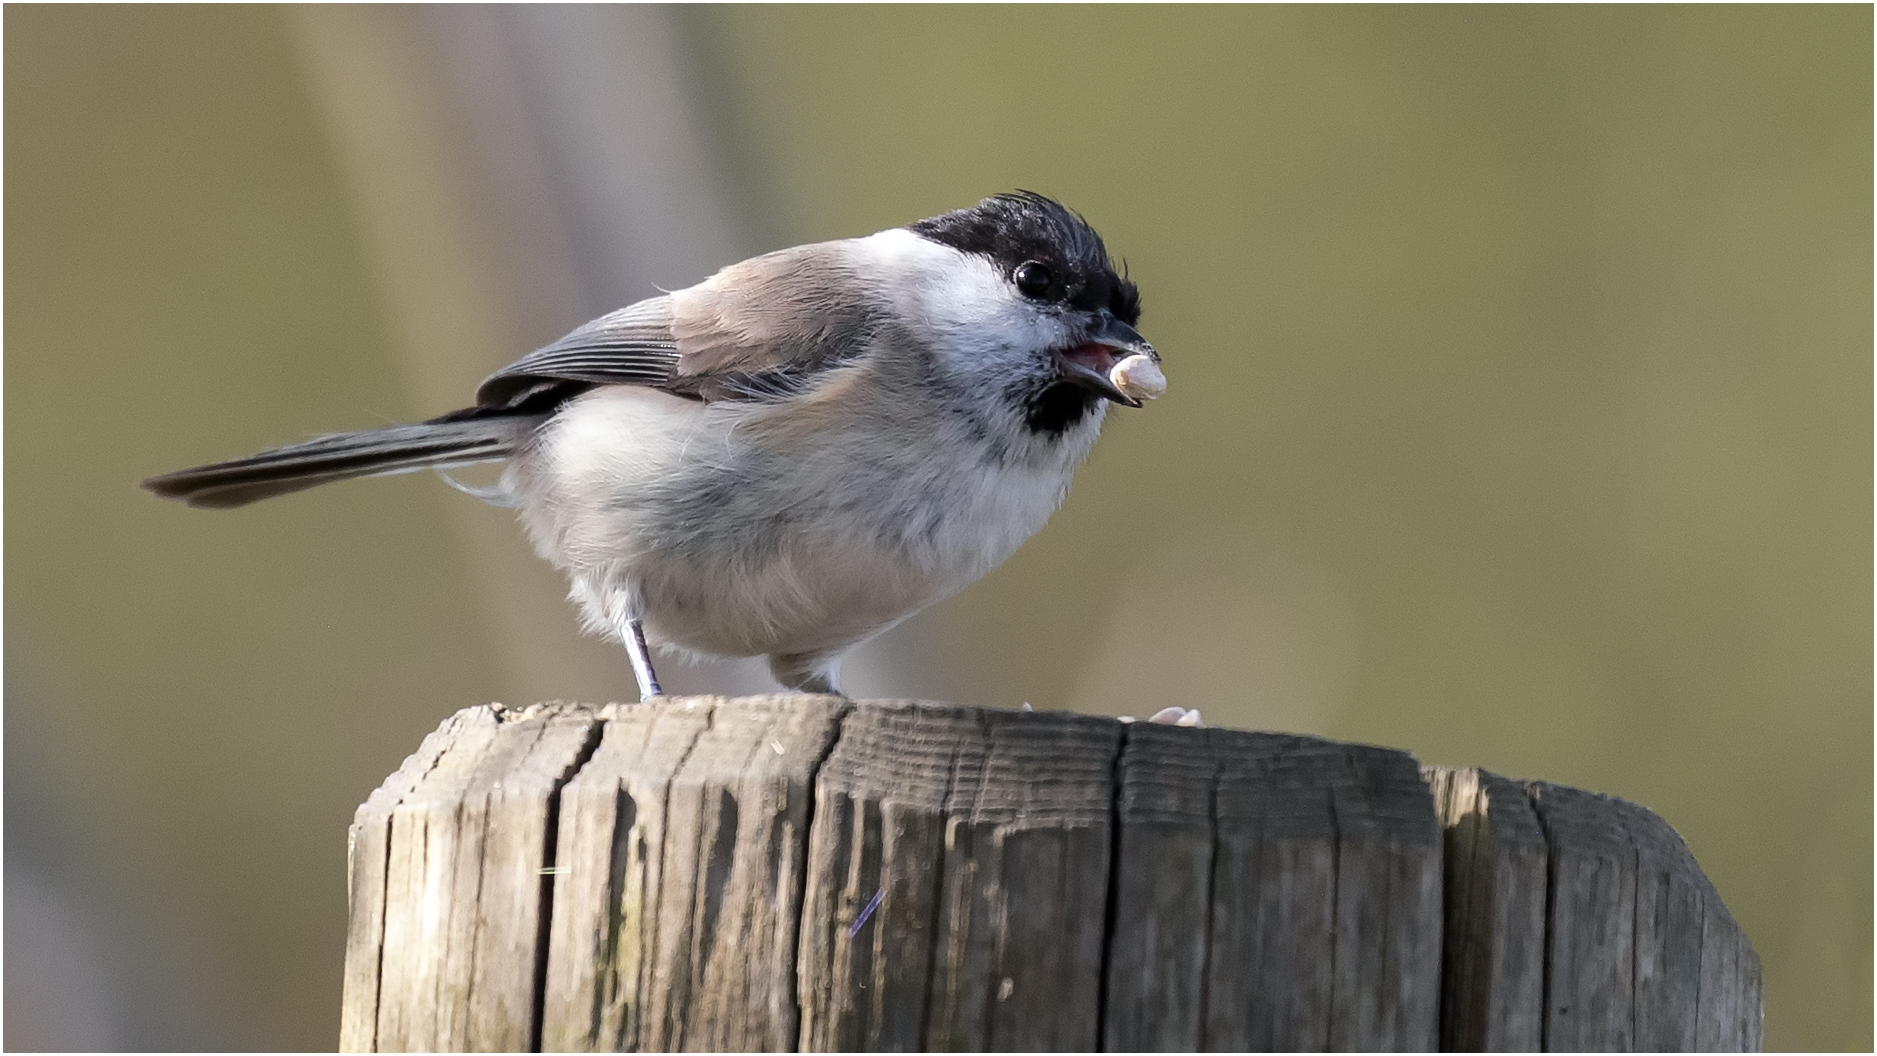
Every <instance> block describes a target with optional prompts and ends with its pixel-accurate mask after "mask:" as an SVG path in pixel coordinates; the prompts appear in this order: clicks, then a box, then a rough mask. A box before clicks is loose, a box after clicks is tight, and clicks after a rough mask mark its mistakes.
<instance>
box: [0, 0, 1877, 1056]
mask: <svg viewBox="0 0 1877 1056" xmlns="http://www.w3.org/2000/svg"><path fill="white" fill-rule="evenodd" d="M5 30H6V32H5V49H6V50H5V59H6V93H5V105H6V134H7V135H6V144H7V165H6V174H5V179H6V186H5V191H6V255H5V267H6V303H5V306H6V312H5V339H6V360H5V380H6V404H5V409H6V416H5V440H6V514H7V519H6V544H7V546H6V566H5V570H6V581H5V602H6V607H7V618H6V640H5V642H6V710H5V734H6V737H5V763H6V801H5V802H6V806H5V810H6V816H5V821H6V830H5V832H6V859H5V863H6V885H7V887H6V894H7V898H6V963H7V969H8V971H7V973H6V1010H7V1019H6V1035H5V1042H6V1046H7V1047H8V1048H39V1047H107V1048H108V1047H131V1048H146V1047H155V1048H189V1047H209V1048H248V1047H260V1048H301V1049H305V1048H326V1047H330V1046H331V1045H332V1044H333V1042H334V1038H335V1036H336V1030H337V1023H338V1015H337V1013H338V1000H339V980H340V971H339V970H340V961H341V951H342V941H343V934H342V933H343V924H344V913H345V906H344V898H345V891H344V868H345V866H344V853H345V827H346V824H347V822H348V820H349V817H350V813H351V811H352V809H353V807H354V806H355V805H356V804H357V803H358V802H359V801H360V800H361V799H363V797H364V796H365V795H366V793H367V792H368V791H370V789H371V788H372V787H373V786H375V785H376V784H377V782H378V781H379V780H380V779H382V777H383V776H384V775H385V774H387V773H389V772H390V771H391V770H392V769H394V768H395V767H396V766H397V764H398V762H399V760H400V759H401V758H402V757H403V755H404V754H405V753H406V752H408V751H410V750H411V749H413V748H415V746H416V745H417V743H418V741H419V739H420V738H421V737H422V735H423V734H424V733H425V732H426V731H428V730H429V729H431V728H433V727H434V726H435V725H436V724H437V723H438V722H439V721H440V720H441V719H442V718H443V717H445V716H446V715H448V714H449V713H450V712H452V711H454V710H455V709H457V708H459V707H462V706H465V705H468V704H473V703H478V702H482V701H485V700H491V699H497V700H504V701H510V702H515V701H524V702H525V701H530V700H536V699H547V698H555V697H575V698H583V699H590V700H601V699H608V698H616V697H619V696H624V695H629V694H630V692H631V686H632V682H631V676H630V673H629V670H628V668H627V667H626V665H625V663H624V659H623V654H620V653H619V651H618V650H617V649H616V648H614V647H610V646H607V645H605V644H604V643H600V642H595V641H592V640H585V639H580V638H578V637H577V630H576V626H575V621H574V619H573V616H572V613H571V611H570V610H569V609H568V607H567V606H565V605H564V604H563V603H562V602H561V601H560V600H559V599H560V595H561V593H562V591H563V590H564V588H563V587H562V585H561V584H559V583H558V582H557V581H556V580H555V578H554V574H553V573H552V572H551V570H549V569H547V568H546V567H545V566H541V565H539V564H538V563H536V562H535V561H534V560H533V558H532V557H531V556H530V555H529V554H528V552H527V547H526V544H525V542H524V541H523V540H522V537H521V533H520V531H519V529H518V528H517V527H515V526H514V525H513V524H512V520H511V515H510V514H509V513H507V512H505V511H500V510H493V509H488V508H485V507H482V506H480V505H479V504H477V503H475V502H474V501H473V500H470V499H468V498H466V497H464V496H462V495H458V494H456V493H453V492H451V491H450V490H449V489H447V488H446V487H444V486H443V485H442V484H441V483H439V482H437V481H435V480H433V479H431V478H428V477H402V478H393V479H388V480H375V481H365V482H359V483H353V484H347V485H342V486H338V487H334V488H330V489H323V490H320V491H317V492H313V493H309V494H306V495H301V496H294V497H290V498H286V499H282V500H278V501H275V502H270V503H266V504H263V505H261V506H257V507H254V508H252V509H247V510H241V511H236V512H233V513H225V514H212V513H202V512H197V511H191V510H187V509H184V508H182V507H180V506H175V505H171V504H166V503H161V502H158V501H157V500H155V499H153V498H151V497H149V496H147V495H145V494H144V493H142V492H140V491H138V490H137V489H136V487H135V484H136V481H138V480H139V479H140V478H142V477H144V476H147V475H150V474H153V473H157V472H161V471H165V470H169V469H174V468H178V467H180V466H183V465H188V464H194V463H198V462H202V461H209V460H213V459H217V458H224V457H230V456H234V455H239V454H244V453H248V452H250V451H252V450H255V449H258V448H261V447H263V446H268V445H272V444H277V443H282V442H288V441H293V440H296V439H300V438H303V437H305V436H308V435H311V434H315V433H318V432H322V431H330V430H336V429H344V428H358V427H364V426H370V425H373V424H378V423H383V422H390V421H395V420H408V419H413V418H417V417H424V416H430V415H433V414H437V413H441V412H443V411H446V410H449V409H452V408H453V407H455V406H457V405H459V403H461V402H463V401H464V400H466V398H467V397H468V395H469V394H470V393H471V392H472V391H473V389H474V386H475V383H476V382H477V380H478V379H479V378H480V377H481V376H482V375H483V374H485V373H486V372H487V371H489V370H490V369H493V368H494V367H496V366H499V365H500V364H501V363H502V362H505V361H507V360H508V359H510V358H513V357H514V356H515V355H517V354H519V353H521V352H523V351H526V350H527V349H529V348H531V347H534V346H535V345H538V344H541V343H544V342H545V341H547V340H550V339H552V338H554V337H556V336H558V335H559V334H561V333H562V332H564V331H566V330H567V329H570V328H571V327H572V326H574V325H576V324H578V323H580V322H582V321H584V320H585V319H586V318H588V317H589V316H591V315H594V314H598V312H600V311H602V310H605V309H607V308H610V307H614V306H617V305H619V304H624V303H627V302H630V301H632V300H636V299H638V298H640V297H642V296H646V295H649V294H651V293H653V292H654V290H653V285H654V284H656V285H659V286H664V287H666V288H670V287H674V286H678V285H683V284H685V283H688V282H691V281H695V280H696V279H697V278H701V277H702V276H703V275H704V274H707V273H708V272H709V271H710V270H712V269H713V268H715V267H717V266H719V265H721V264H724V263H728V262H730V261H732V260H734V259H738V258H739V257H741V256H743V255H746V254H748V253H753V252H757V251H761V250H765V249H771V248H776V247H779V246H783V245H787V244H792V243H796V242H802V241H811V240H818V239H824V238H834V237H844V236H849V235H858V234H864V233H867V232H870V231H873V230H876V229H879V228H883V227H890V226H895V225H899V224H903V223H906V222H908V221H911V220H913V219H916V218H918V217H921V216H925V215H929V214H932V213H935V212H939V211H942V210H944V209H948V208H953V207H956V206H960V205H964V204H968V203H970V202H973V201H976V200H977V199H978V198H980V197H982V196H984V195H986V194H989V193H992V192H995V191H1000V190H1006V189H1010V188H1013V187H1027V188H1033V189H1036V190H1040V191H1044V192H1047V193H1049V194H1052V195H1055V196H1057V197H1059V198H1061V199H1063V200H1064V201H1066V202H1068V203H1069V204H1070V205H1072V206H1074V207H1075V208H1077V209H1079V210H1081V211H1083V212H1084V213H1086V214H1087V215H1088V217H1089V218H1090V219H1091V220H1092V221H1093V222H1094V223H1095V224H1096V225H1097V226H1098V227H1099V228H1100V230H1101V231H1102V232H1103V234H1104V235H1105V236H1106V238H1107V240H1108V242H1109V245H1110V247H1111V248H1112V249H1113V250H1114V251H1115V252H1116V253H1118V254H1119V255H1122V256H1125V257H1126V258H1127V261H1128V263H1129V265H1130V267H1131V269H1132V273H1133V275H1134V276H1135V277H1136V278H1137V279H1138V280H1139V281H1140V284H1141V286H1142V288H1143V290H1144V293H1145V303H1146V315H1145V318H1144V320H1143V326H1142V329H1143V330H1144V332H1145V333H1146V334H1147V335H1148V337H1149V338H1150V339H1151V340H1153V342H1154V343H1155V344H1156V345H1157V346H1159V347H1160V348H1161V349H1162V350H1164V352H1165V354H1166V357H1167V361H1168V374H1169V379H1170V382H1171V392H1170V394H1169V395H1168V397H1167V398H1166V399H1164V400H1162V401H1161V402H1159V403H1157V404H1155V405H1153V406H1151V407H1150V408H1147V409H1146V410H1143V411H1141V412H1137V413H1119V414H1116V415H1113V416H1112V417H1111V419H1110V421H1111V423H1112V424H1111V426H1110V428H1109V429H1108V435H1107V436H1106V437H1105V438H1104V439H1103V441H1102V442H1101V444H1100V445H1099V447H1098V449H1097V451H1096V453H1095V455H1094V457H1093V458H1092V460H1091V461H1090V463H1089V465H1088V466H1087V467H1086V468H1085V469H1084V470H1083V471H1082V473H1081V475H1080V477H1079V478H1078V481H1077V485H1076V490H1075V492H1074V494H1073V495H1072V496H1071V497H1070V499H1069V501H1068V503H1067V505H1066V506H1065V507H1064V509H1063V510H1062V511H1061V513H1060V514H1059V515H1058V516H1057V517H1056V518H1055V519H1054V520H1053V521H1052V522H1051V524H1050V525H1049V527H1048V528H1046V529H1045V530H1044V531H1043V533H1042V534H1041V535H1040V536H1039V537H1038V538H1036V539H1035V540H1034V541H1033V542H1032V543H1031V544H1029V545H1028V546H1027V547H1026V548H1025V549H1024V550H1023V551H1022V552H1020V553H1019V554H1018V555H1017V556H1016V557H1015V558H1014V559H1013V560H1011V561H1010V562H1009V564H1008V565H1007V566H1005V567H1004V568H1002V569H1001V570H999V571H998V572H996V573H994V574H993V575H992V576H990V577H989V578H988V579H987V580H985V581H984V582H983V583H982V584H980V585H978V586H976V587H974V588H972V589H971V590H969V591H967V592H966V593H965V594H963V595H962V596H960V597H959V598H957V599H955V600H953V601H951V602H948V603H946V604H945V605H942V606H940V607H938V608H937V609H934V610H933V611H931V612H930V613H928V614H926V615H924V616H921V617H919V618H918V619H915V620H913V621H911V622H909V623H908V624H906V625H904V626H903V627H901V628H900V629H898V630H896V631H895V632H894V633H893V634H892V635H889V636H888V637H887V638H886V639H883V640H882V641H881V642H879V643H877V644H875V645H872V646H869V647H868V648H867V649H866V650H864V651H863V652H862V654H861V655H859V656H857V657H856V659H855V661H854V663H853V665H852V668H851V678H852V682H853V686H852V688H854V689H856V690H857V691H858V693H859V694H862V695H895V696H913V695H917V696H928V697H937V698H946V699H952V700H959V701H966V702H971V703H982V704H991V705H998V706H1016V705H1017V704H1019V703H1020V702H1023V701H1029V702H1032V703H1033V704H1034V705H1035V706H1036V707H1038V708H1075V709H1081V710H1089V711H1096V712H1104V713H1109V714H1120V713H1134V714H1141V713H1145V712H1149V711H1152V710H1153V709H1155V708H1157V707H1159V706H1161V705H1163V704H1167V703H1178V704H1183V705H1186V706H1198V707H1202V708H1203V709H1204V711H1205V714H1206V717H1207V719H1208V721H1209V722H1211V723H1213V724H1215V725H1231V726H1241V727H1253V728H1269V729H1283V730H1294V731H1302V732H1311V733H1319V734H1326V735H1329V736H1333V737H1339V738H1345V739H1352V740H1361V741H1368V742H1374V743H1381V744H1388V745H1392V746H1397V747H1401V748H1406V749H1410V750H1412V751H1413V752H1415V753H1416V754H1417V755H1418V756H1419V757H1420V758H1421V759H1422V760H1423V761H1428V762H1439V763H1451V764H1479V765H1483V766H1486V767H1490V768H1492V769H1495V770H1497V771H1500V772H1502V773H1505V774H1509V775H1513V776H1519V777H1542V778H1547V779H1550V780H1554V781H1560V782H1565V783H1569V784H1575V785H1580V786H1583V787H1587V788H1592V789H1597V790H1599V791H1604V792H1609V793H1613V794H1617V795H1621V796H1624V797H1627V798H1630V799H1633V800H1636V801H1637V802H1640V803H1642V804H1644V805H1646V806H1648V807H1650V808H1652V809H1654V810H1656V811H1658V812H1659V813H1661V814H1662V815H1663V816H1664V817H1666V818H1667V819H1668V820H1669V821H1670V822H1671V823H1672V824H1674V825H1675V826H1676V828H1677V829H1678V830H1680V832H1681V833H1682V834H1683V835H1684V836H1685V837H1686V839H1687V841H1688V843H1689V845H1690V846H1691V847H1692V848H1693V850H1694V852H1695V853H1696V855H1697V856H1698V857H1699V858H1700V860H1701V862H1702V864H1703V866H1704V867H1705V868H1706V869H1707V871H1708V873H1709V875H1710V876H1711V877H1712V878H1713V880H1714V882H1715V884H1716V885H1717V887H1718V888H1719V890H1720V892H1721V894H1722V895H1723V897H1724V898H1725V899H1726V901H1727V903H1728V905H1729V906H1730V908H1731V909H1732V910H1733V912H1734V914H1735V915H1736V916H1737V917H1738V919H1739V920H1740V922H1741V923H1742V925H1743V926H1744V927H1745V929H1746V931H1747V933H1748V935H1749V937H1750V938H1751V939H1752V941H1753V943H1754V945H1755V947H1756V948H1757V949H1758V950H1759V952H1760V955H1761V957H1762V958H1763V961H1764V966H1765V974H1766V1000H1767V1021H1766V1039H1767V1045H1768V1047H1769V1048H1799V1049H1869V1048H1870V1047H1871V1045H1872V1019H1871V1010H1872V1005H1871V993H1872V977H1871V964H1872V944H1871V937H1872V918H1871V907H1872V889H1871V863H1872V840H1871V834H1872V806H1871V805H1872V694H1871V689H1872V594H1871V585H1872V564H1871V558H1872V548H1871V540H1872V506H1871V501H1872V490H1871V486H1872V462H1871V451H1872V444H1871V440H1872V404H1871V396H1872V343H1871V341H1872V314H1871V306H1872V215H1871V208H1872V173H1871V162H1872V13H1871V10H1870V8H1868V7H1862V6H1854V7H1831V8H1816V7H1724V8H1717V7H1672V8H1659V7H1595V8H1575V7H1573V8H1533V7H1520V8H1516V9H1507V8H1495V7H1464V8H1441V7H1413V8H1369V7H1363V8H1318V7H1312V8H1282V7H1280V8H1230V9H1227V8H1185V9H1181V8H1173V9H1167V8H1152V9H1149V8H1116V7H1102V8H1095V9H1083V8H1073V7H1048V8H997V9H984V8H944V9H921V8H877V9H875V8H853V7H839V8H816V9H798V8H781V7H763V8H754V9H745V8H712V9H687V10H682V11H670V10H660V9H630V10H614V9H580V10H572V9H551V8H550V9H531V10H530V11H526V12H524V11H521V10H516V9H499V8H486V9H467V10H465V9H452V8H443V9H423V10H421V11H420V10H411V9H319V10H303V9H285V8H262V9H257V8H246V7H214V8H167V7H166V8H119V7H80V8H73V7H17V6H15V7H9V8H8V9H7V10H6V12H5ZM758 671H759V669H752V668H751V667H750V666H749V665H720V666H718V667H716V668H711V669H706V670H700V671H692V672H679V673H678V674H677V675H676V677H674V678H673V680H672V681H673V682H675V683H677V684H678V685H679V686H680V687H685V688H693V689H696V688H716V689H723V690H748V689H757V688H761V686H762V685H763V684H764V683H763V681H762V678H761V676H760V674H759V673H758Z"/></svg>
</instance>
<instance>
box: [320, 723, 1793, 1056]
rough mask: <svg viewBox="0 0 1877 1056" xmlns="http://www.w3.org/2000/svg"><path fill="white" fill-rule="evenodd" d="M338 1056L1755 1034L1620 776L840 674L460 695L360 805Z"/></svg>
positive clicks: (1570, 1042)
mask: <svg viewBox="0 0 1877 1056" xmlns="http://www.w3.org/2000/svg"><path fill="white" fill-rule="evenodd" d="M349 875H350V884H351V922H350V932H349V936H348V944H347V951H346V965H345V1005H344V1012H343V1023H342V1028H341V1029H342V1033H341V1038H340V1044H341V1047H342V1048H343V1049H346V1050H350V1051H368V1050H377V1051H400V1050H423V1049H429V1050H447V1051H464V1050H470V1049H487V1050H504V1049H506V1050H529V1049H541V1050H546V1051H662V1050H698V1049H707V1050H729V1051H742V1050H776V1051H786V1050H794V1049H801V1050H813V1051H825V1050H843V1049H897V1050H922V1049H923V1050H931V1049H946V1050H972V1049H976V1050H990V1049H998V1050H1016V1049H1026V1050H1096V1049H1103V1050H1148V1049H1154V1050H1179V1049H1207V1050H1326V1049H1334V1050H1404V1049H1405V1050H1433V1049H1449V1050H1455V1049H1457V1050H1483V1049H1498V1050H1533V1051H1536V1050H1540V1049H1543V1050H1554V1051H1555V1050H1579V1051H1616V1050H1649V1049H1662V1050H1691V1049H1704V1050H1728V1051H1741V1050H1757V1049H1758V1048H1759V1046H1760V1038H1761V1032H1760V1025H1761V1003H1760V966H1759V960H1758V958H1757V957H1756V956H1755V955H1754V952H1753V949H1752V947H1751V946H1750V945H1749V944H1748V942H1747V940H1746V937H1745V936H1744V935H1743V934H1741V932H1740V929H1739V928H1738V927H1737V926H1736V925H1735V923H1734V921H1733V918H1732V917H1731V916H1730V915H1729V914H1728V912H1727V909H1726V907H1725V906H1723V905H1722V904H1721V900H1720V898H1719V896H1718V895H1717V894H1716V893H1715V891H1714V888H1713V886H1712V885H1711V884H1709V883H1708V880H1707V878H1706V877H1705V876H1704V875H1703V874H1702V872H1701V870H1700V868H1699V867H1698V866H1697V865H1696V863H1695V861H1694V858H1693V857H1692V856H1691V855H1690V854H1689V852H1688V850H1687V848H1686V847H1685V846H1684V845H1683V843H1682V841H1681V839H1680V838H1679V837H1678V836H1677V835H1676V834H1675V832H1674V830H1672V829H1671V828H1669V826H1668V825H1667V824H1666V823H1664V822H1663V821H1662V820H1661V819H1660V818H1658V817H1656V816H1655V815H1654V814H1651V813H1649V812H1648V811H1646V810H1644V809H1642V808H1640V807H1637V806H1635V805H1633V804H1630V803H1625V802H1623V801H1621V800H1616V799H1611V798H1608V797H1604V796H1599V795H1595V794H1593V793H1589V792H1582V791H1578V790H1576V789H1570V788H1564V787H1560V786H1556V785H1550V784H1545V783H1542V782H1524V783H1521V782H1515V781H1510V780H1507V779H1505V778H1502V777H1498V776H1496V775H1493V774H1489V773H1486V772H1484V771H1480V770H1471V769H1447V768H1439V767H1426V768H1424V767H1420V766H1418V765H1417V764H1416V763H1415V761H1414V759H1413V758H1412V757H1410V756H1409V755H1407V754H1406V753H1405V752H1399V751H1393V750H1390V749H1385V748H1375V747H1370V746H1366V745H1355V744H1341V743H1337V742H1333V741H1325V740H1320V739H1316V738H1310V737H1297V736H1287V735H1279V734H1265V733H1247V732H1243V731H1239V730H1225V729H1190V728H1183V727H1174V726H1161V725H1154V724H1148V723H1134V724H1124V723H1121V722H1117V721H1115V720H1113V719H1106V718H1097V717H1093V716H1087V715H1075V714H1067V713H1058V712H1010V711H995V710H988V709H982V708H968V707H959V706H954V705H945V704H927V703H915V702H903V701H862V702H853V701H847V700H841V699H837V698H832V697H804V696H794V697H760V698H743V699H736V700H727V699H722V698H685V699H672V700H661V701H658V702H656V703H651V704H613V705H607V706H606V707H603V708H593V707H588V706H584V705H577V704H542V705H536V706H534V707H531V708H528V709H526V710H507V709H503V708H500V707H497V706H493V705H491V706H487V707H479V708H471V709H468V710H466V711H463V712H460V713H458V714H457V715H455V716H453V717H451V718H450V719H449V720H448V721H446V722H445V723H444V724H443V725H442V727H441V728H439V729H438V730H437V732H435V733H434V734H432V735H430V736H429V737H428V738H426V739H425V741H424V743H423V745H422V746H421V747H420V748H419V749H418V750H417V752H416V753H415V754H413V755H412V756H411V757H410V758H409V759H407V760H405V763H404V766H403V767H402V768H401V769H399V771H398V772H397V773H395V774H393V775H392V776H391V777H390V778H388V779H387V780H386V781H385V783H384V785H383V786H382V787H381V788H379V789H378V790H377V791H376V792H374V793H372V795H371V798H370V799H368V800H367V801H366V802H365V804H364V805H363V806H361V807H360V808H359V810H358V815H357V819H356V820H355V822H354V824H353V826H352V830H351V856H350V873H349Z"/></svg>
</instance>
